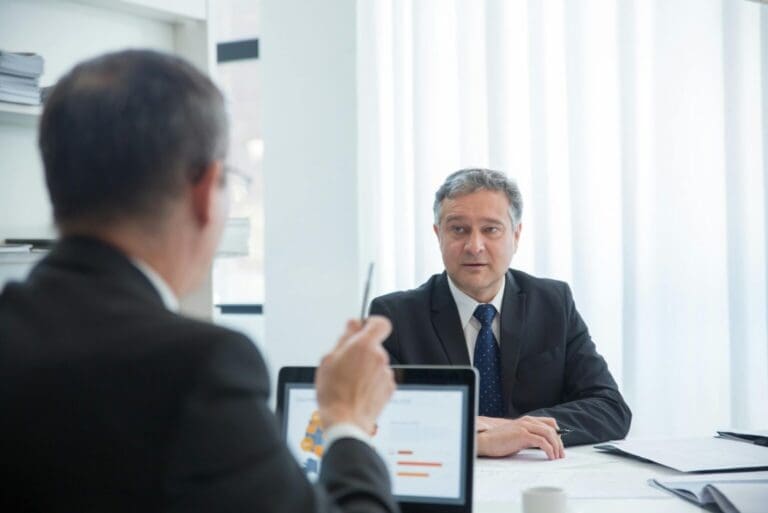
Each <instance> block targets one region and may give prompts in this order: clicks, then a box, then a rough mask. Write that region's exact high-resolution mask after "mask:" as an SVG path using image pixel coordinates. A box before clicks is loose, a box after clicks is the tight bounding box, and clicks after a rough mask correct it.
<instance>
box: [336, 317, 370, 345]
mask: <svg viewBox="0 0 768 513" xmlns="http://www.w3.org/2000/svg"><path fill="white" fill-rule="evenodd" d="M362 327H363V325H362V323H361V322H360V321H359V320H357V319H350V320H348V321H347V324H346V326H344V333H342V334H341V336H340V337H339V341H338V342H336V347H335V348H334V350H336V349H339V348H341V347H342V346H344V345H345V344H346V343H347V342H349V340H350V339H351V338H352V336H353V335H354V334H355V333H357V332H358V331H360V328H362Z"/></svg>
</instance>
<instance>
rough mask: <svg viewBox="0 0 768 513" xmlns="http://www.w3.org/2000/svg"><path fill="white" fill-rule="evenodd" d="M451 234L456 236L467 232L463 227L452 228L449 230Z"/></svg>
mask: <svg viewBox="0 0 768 513" xmlns="http://www.w3.org/2000/svg"><path fill="white" fill-rule="evenodd" d="M448 229H449V230H450V231H451V232H453V233H456V234H462V233H465V232H466V231H467V230H466V229H465V228H464V227H463V226H451V227H449V228H448Z"/></svg>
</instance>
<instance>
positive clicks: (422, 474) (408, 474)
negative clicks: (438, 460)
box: [397, 472, 429, 477]
mask: <svg viewBox="0 0 768 513" xmlns="http://www.w3.org/2000/svg"><path fill="white" fill-rule="evenodd" d="M397 475H398V476H399V477H429V474H427V473H426V472H398V473H397Z"/></svg>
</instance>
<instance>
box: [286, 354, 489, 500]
mask: <svg viewBox="0 0 768 513" xmlns="http://www.w3.org/2000/svg"><path fill="white" fill-rule="evenodd" d="M393 369H394V371H395V381H396V383H397V388H396V390H395V393H394V394H393V396H392V399H391V400H390V402H389V403H388V404H387V406H386V407H385V408H384V410H383V411H382V412H381V415H380V416H379V419H378V423H377V431H376V434H375V435H374V437H373V444H374V447H376V449H377V451H378V452H379V454H380V455H381V456H382V458H383V459H384V462H385V463H386V465H387V468H388V469H389V475H390V478H391V481H392V491H393V493H394V495H395V498H396V499H397V501H398V503H399V505H400V509H401V510H402V512H403V513H432V512H441V513H468V512H471V511H472V484H473V473H472V470H473V467H474V459H475V417H476V415H477V385H476V384H477V372H476V371H475V369H474V368H472V367H438V366H431V367H414V366H393ZM314 381H315V368H314V367H283V368H282V369H280V374H279V377H278V390H277V413H278V417H279V418H280V420H281V422H282V429H283V435H284V437H285V440H286V442H287V444H288V446H289V447H290V448H291V451H292V452H293V454H294V455H295V456H296V459H297V460H298V461H299V464H300V465H301V466H302V468H303V469H304V471H305V472H306V473H307V475H308V477H309V478H310V479H311V480H314V479H316V478H317V475H318V474H319V472H320V467H321V465H322V453H323V449H324V447H323V435H322V427H321V425H320V417H319V414H318V411H317V400H316V394H315V387H314Z"/></svg>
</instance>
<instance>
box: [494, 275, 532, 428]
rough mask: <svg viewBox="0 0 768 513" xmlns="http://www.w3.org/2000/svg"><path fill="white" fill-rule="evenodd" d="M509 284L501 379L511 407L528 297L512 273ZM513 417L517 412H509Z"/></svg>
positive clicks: (503, 314) (503, 316)
mask: <svg viewBox="0 0 768 513" xmlns="http://www.w3.org/2000/svg"><path fill="white" fill-rule="evenodd" d="M506 280H507V283H506V285H505V287H504V298H503V299H502V303H501V319H500V321H501V322H500V330H499V331H500V333H501V344H500V345H501V369H502V371H501V379H502V387H503V389H504V396H505V397H504V398H505V400H506V402H507V404H509V405H510V406H511V400H510V397H511V395H512V390H513V388H514V386H515V382H516V375H517V364H518V362H519V361H520V350H521V349H522V347H523V343H524V340H523V334H524V332H525V331H524V330H525V317H526V304H527V302H526V296H525V292H524V291H522V290H521V289H520V287H519V285H518V284H517V282H516V281H515V277H514V276H513V275H512V271H511V270H510V271H507V276H506ZM508 413H509V414H510V415H512V416H516V415H517V412H514V411H509V412H508Z"/></svg>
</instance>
